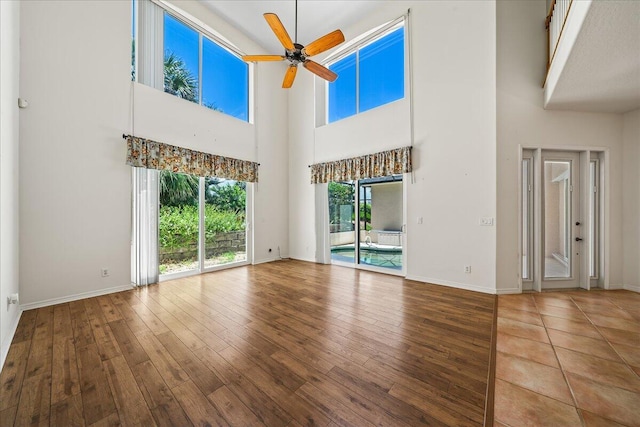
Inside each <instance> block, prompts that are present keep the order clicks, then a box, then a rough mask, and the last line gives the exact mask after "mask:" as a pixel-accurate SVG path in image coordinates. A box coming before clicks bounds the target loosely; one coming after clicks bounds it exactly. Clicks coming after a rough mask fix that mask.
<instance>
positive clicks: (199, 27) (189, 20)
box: [150, 0, 245, 57]
mask: <svg viewBox="0 0 640 427" xmlns="http://www.w3.org/2000/svg"><path fill="white" fill-rule="evenodd" d="M150 1H151V2H152V3H154V4H155V5H156V6H158V7H159V8H160V9H163V10H164V11H166V12H168V13H169V14H171V15H173V16H174V17H176V18H178V19H180V20H182V21H186V22H185V24H187V25H189V26H191V27H193V29H194V30H196V31H198V32H199V33H201V34H203V35H205V36H207V37H208V38H210V39H212V40H213V41H214V42H217V43H218V44H219V45H220V46H222V47H223V48H225V49H226V50H228V51H230V52H231V53H233V54H234V55H236V56H238V57H242V56H244V55H245V53H244V52H243V51H242V50H240V49H239V48H238V47H237V46H236V45H235V44H233V43H232V42H231V41H230V40H229V39H227V38H226V37H225V36H223V35H222V34H220V33H219V32H217V31H216V30H214V29H213V28H211V27H210V26H209V25H207V24H205V23H204V22H203V21H201V20H200V19H198V18H196V17H195V16H193V15H191V14H190V13H187V12H185V11H184V10H182V9H180V8H179V7H176V6H174V5H173V4H171V3H168V2H166V1H164V0H150ZM176 15H177V16H176Z"/></svg>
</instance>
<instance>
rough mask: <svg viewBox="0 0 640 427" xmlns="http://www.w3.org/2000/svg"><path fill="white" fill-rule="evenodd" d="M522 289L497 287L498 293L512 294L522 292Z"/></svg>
mask: <svg viewBox="0 0 640 427" xmlns="http://www.w3.org/2000/svg"><path fill="white" fill-rule="evenodd" d="M521 293H522V290H521V289H520V288H507V289H496V294H498V295H512V294H521Z"/></svg>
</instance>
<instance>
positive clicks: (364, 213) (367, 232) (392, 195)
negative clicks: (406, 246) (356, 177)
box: [358, 175, 402, 270]
mask: <svg viewBox="0 0 640 427" xmlns="http://www.w3.org/2000/svg"><path fill="white" fill-rule="evenodd" d="M358 196H359V197H358V199H359V200H358V206H359V216H360V224H359V230H360V242H359V243H360V245H359V249H360V257H359V260H358V263H359V264H365V265H373V266H376V267H384V268H390V269H394V270H401V269H402V175H396V176H393V177H384V178H371V179H364V180H361V181H360V192H359V195H358Z"/></svg>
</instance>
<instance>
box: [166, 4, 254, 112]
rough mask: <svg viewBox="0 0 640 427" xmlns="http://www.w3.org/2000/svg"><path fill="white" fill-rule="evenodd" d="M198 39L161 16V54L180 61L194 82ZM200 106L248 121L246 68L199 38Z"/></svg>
mask: <svg viewBox="0 0 640 427" xmlns="http://www.w3.org/2000/svg"><path fill="white" fill-rule="evenodd" d="M199 44H200V35H199V33H198V32H197V31H195V30H193V29H191V28H189V27H188V26H186V25H185V24H183V23H182V22H180V21H179V20H177V19H175V18H173V17H172V16H171V15H169V14H168V13H166V12H165V16H164V50H165V55H167V54H168V52H172V53H174V54H175V55H177V56H178V57H180V58H181V59H182V60H183V61H184V63H185V65H186V67H187V69H188V70H189V71H190V72H191V74H192V75H193V76H194V77H196V78H197V76H198V68H199V63H198V62H199V59H198V58H199V56H200V55H199ZM202 49H203V54H202V81H201V82H198V84H199V85H202V98H203V99H202V104H203V105H206V106H208V107H214V108H215V109H217V110H220V111H222V112H223V113H225V114H228V115H230V116H233V117H236V118H238V119H241V120H244V121H248V120H249V92H248V91H249V67H248V65H247V64H246V63H245V62H244V61H242V59H240V58H238V57H237V56H235V55H233V54H232V53H230V52H229V51H227V50H226V49H225V48H223V47H222V46H220V45H218V44H216V43H214V42H213V41H211V40H210V39H208V38H207V37H204V36H203V37H202Z"/></svg>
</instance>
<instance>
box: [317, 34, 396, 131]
mask: <svg viewBox="0 0 640 427" xmlns="http://www.w3.org/2000/svg"><path fill="white" fill-rule="evenodd" d="M358 61H359V63H358V68H359V69H358V72H359V74H360V75H359V82H360V85H359V88H358V90H359V99H358V100H356V53H355V52H354V53H353V54H351V55H349V56H347V57H345V58H343V59H341V60H340V61H338V62H336V63H334V64H333V65H331V66H330V67H329V68H330V69H331V70H332V71H334V72H336V73H337V74H338V76H339V77H338V79H337V80H336V81H335V82H333V83H329V120H328V121H329V123H331V122H334V121H336V120H340V119H343V118H345V117H349V116H352V115H354V114H356V111H359V112H362V111H367V110H370V109H372V108H375V107H378V106H380V105H384V104H387V103H389V102H392V101H395V100H397V99H401V98H403V97H404V27H400V28H398V29H396V30H394V31H392V32H391V33H389V34H387V35H386V36H384V37H382V38H380V39H378V40H376V41H374V42H373V43H370V44H368V45H366V46H364V47H362V48H360V49H359V52H358ZM356 103H358V104H357V105H358V107H357V110H356Z"/></svg>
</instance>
